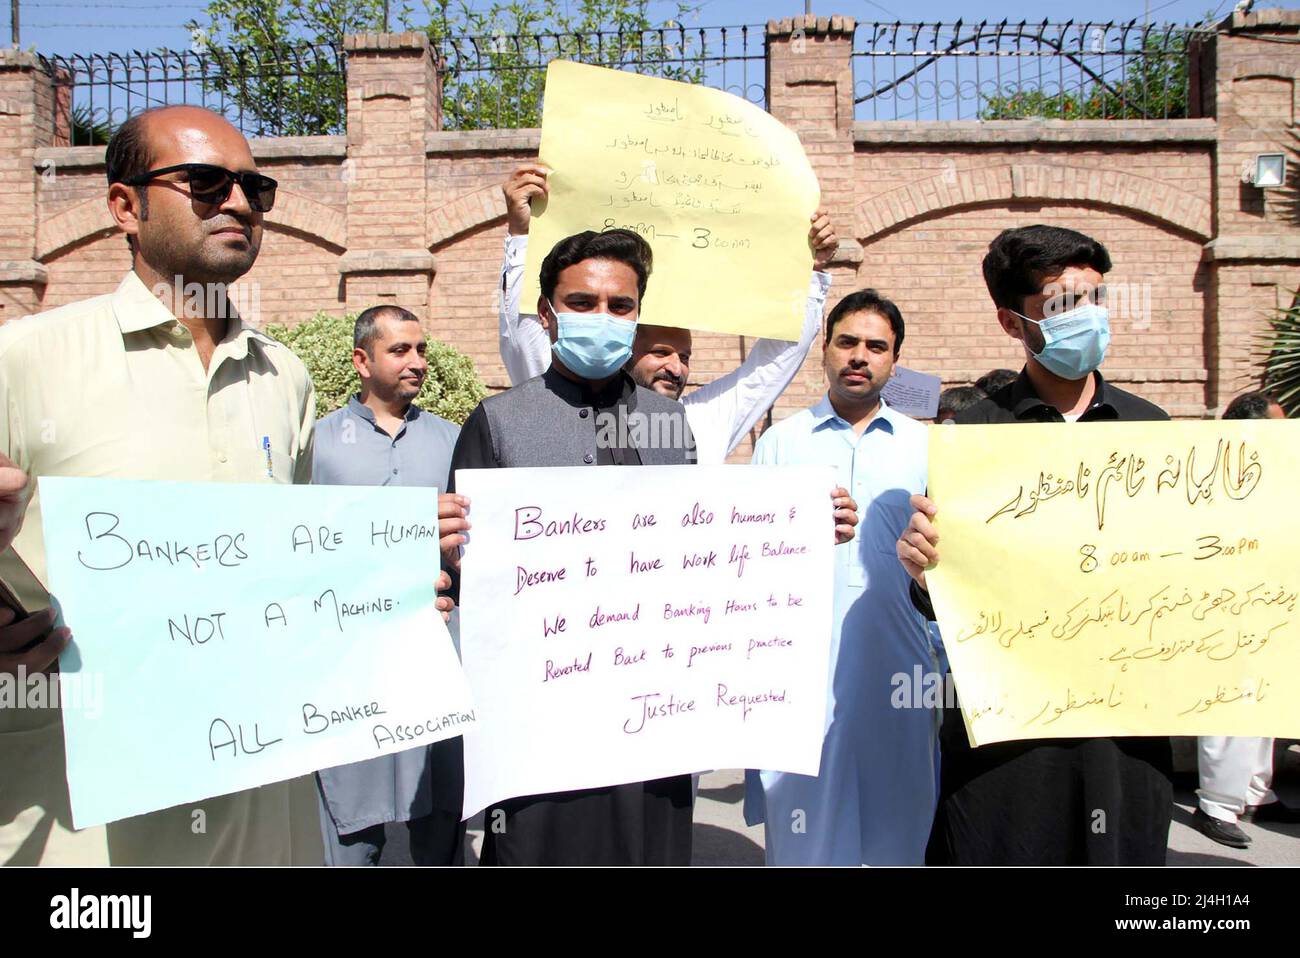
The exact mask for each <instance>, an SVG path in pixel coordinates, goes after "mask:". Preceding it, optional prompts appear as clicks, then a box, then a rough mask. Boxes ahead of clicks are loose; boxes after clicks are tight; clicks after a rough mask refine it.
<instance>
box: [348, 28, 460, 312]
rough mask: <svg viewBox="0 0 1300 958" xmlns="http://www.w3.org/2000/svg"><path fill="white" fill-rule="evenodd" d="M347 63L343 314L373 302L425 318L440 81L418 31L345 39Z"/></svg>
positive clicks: (431, 270)
mask: <svg viewBox="0 0 1300 958" xmlns="http://www.w3.org/2000/svg"><path fill="white" fill-rule="evenodd" d="M344 47H345V49H346V51H347V57H348V67H347V69H348V133H347V140H348V156H347V161H346V163H345V165H344V180H345V181H346V183H347V186H348V250H347V252H346V253H345V254H344V255H343V256H342V257H341V259H340V261H339V272H340V273H342V274H343V284H344V299H345V302H346V304H347V308H348V309H349V310H359V309H364V308H365V307H367V306H374V305H376V304H378V303H393V304H395V305H398V306H403V307H405V308H407V309H409V310H411V311H412V312H414V313H415V314H416V315H418V316H425V315H426V314H427V312H428V306H429V287H430V284H431V283H432V282H433V274H434V259H433V254H432V253H430V252H429V247H428V244H427V243H426V241H425V236H426V232H427V226H426V223H427V210H426V199H427V198H426V194H427V188H426V170H425V155H426V154H425V144H426V142H427V137H428V134H429V133H430V132H432V131H433V130H435V129H437V127H438V125H439V116H440V109H441V104H440V102H439V96H438V90H439V86H438V75H437V70H436V69H435V67H434V61H433V58H432V56H431V55H430V50H429V39H428V37H426V36H425V35H424V34H423V33H401V34H376V33H365V34H357V35H353V36H349V37H347V38H345V41H344Z"/></svg>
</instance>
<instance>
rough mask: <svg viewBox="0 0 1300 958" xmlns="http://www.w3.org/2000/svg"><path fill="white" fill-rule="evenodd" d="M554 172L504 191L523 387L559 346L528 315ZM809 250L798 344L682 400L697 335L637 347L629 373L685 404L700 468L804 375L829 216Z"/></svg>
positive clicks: (503, 337) (827, 248)
mask: <svg viewBox="0 0 1300 958" xmlns="http://www.w3.org/2000/svg"><path fill="white" fill-rule="evenodd" d="M549 172H550V171H549V170H548V169H547V168H546V167H544V166H541V165H540V164H536V163H527V164H524V165H522V166H520V167H518V168H517V169H516V170H515V171H514V173H512V174H511V175H510V177H509V178H508V179H507V180H506V182H505V183H504V184H503V186H502V192H503V193H504V194H505V198H506V223H507V229H508V232H507V235H506V254H505V260H504V262H503V263H502V265H501V314H500V330H499V332H500V346H501V360H502V362H504V363H505V366H506V372H507V373H508V374H509V376H510V381H511V382H512V383H514V384H516V385H517V384H519V383H521V382H524V381H526V380H529V379H532V378H533V377H534V376H540V375H541V374H542V373H544V372H545V371H546V370H547V369H548V368H549V367H550V365H551V342H550V339H549V338H547V335H546V330H545V329H544V328H543V326H542V324H541V322H540V321H539V320H538V318H537V315H536V314H535V313H533V314H529V313H521V312H520V296H521V292H522V289H523V285H524V262H525V259H526V258H527V250H528V227H529V223H530V221H531V203H532V201H533V200H534V199H535V198H543V199H544V198H545V197H546V195H547V183H546V177H547V174H548V173H549ZM808 242H809V245H810V246H811V247H812V249H813V267H814V270H815V271H814V273H813V275H812V279H811V281H810V282H809V285H808V298H807V300H806V303H805V308H804V323H803V329H802V330H801V332H800V335H799V340H798V341H797V342H784V341H782V340H779V339H760V340H758V341H756V342H755V343H754V344H753V346H752V347H751V348H750V350H749V354H748V355H747V356H746V357H745V361H744V362H743V363H741V364H740V366H738V367H737V368H736V369H734V370H733V371H731V372H729V373H727V374H726V375H725V376H722V377H720V378H718V379H715V380H714V381H713V382H711V383H709V384H708V385H706V386H702V387H700V388H699V389H696V390H695V391H694V392H691V393H689V394H688V395H686V396H683V395H682V392H683V390H685V388H686V383H687V378H688V377H689V375H690V365H691V331H690V330H689V329H681V328H677V327H672V326H651V325H649V324H642V325H640V326H639V327H638V329H637V336H636V340H635V341H634V342H633V344H632V358H631V359H630V360H629V361H628V373H629V374H630V375H631V376H632V378H633V379H634V380H636V381H637V382H638V383H639V384H640V385H642V386H645V387H646V388H647V389H654V390H655V391H657V392H659V393H661V394H662V395H664V396H667V397H668V398H669V399H677V400H680V401H681V403H682V405H684V406H685V407H686V415H687V418H688V420H689V421H690V424H691V431H692V433H693V434H694V435H695V442H696V449H697V450H698V453H699V457H700V459H699V461H700V462H702V463H705V464H714V463H722V462H724V461H725V460H726V458H727V456H728V455H730V453H731V451H732V450H733V449H735V448H736V446H737V445H739V443H740V441H741V440H742V439H744V437H745V435H746V434H747V433H748V432H749V431H750V430H751V429H752V428H754V425H755V423H757V422H758V420H759V417H761V416H762V415H763V413H764V412H766V411H767V410H768V409H769V408H770V407H771V406H772V404H773V403H775V402H776V400H777V399H778V398H779V397H780V395H781V393H783V392H784V391H785V388H786V387H787V386H789V385H790V381H791V380H793V379H794V377H795V374H796V373H798V372H799V368H800V367H801V366H802V364H803V361H804V358H805V357H806V356H807V355H808V349H809V348H810V347H811V346H812V343H813V340H814V339H816V338H817V332H818V330H819V329H820V328H821V319H822V311H823V310H824V309H825V308H826V295H827V293H828V292H829V291H830V287H831V278H830V275H829V274H828V273H827V272H826V271H825V270H826V266H827V264H828V263H829V262H830V260H831V257H832V256H834V254H835V250H836V248H837V245H838V240H837V238H836V235H835V231H834V228H833V227H832V225H831V221H830V217H829V216H827V214H826V212H825V211H824V210H818V211H817V212H816V213H814V214H813V216H812V226H811V227H810V229H809V231H808Z"/></svg>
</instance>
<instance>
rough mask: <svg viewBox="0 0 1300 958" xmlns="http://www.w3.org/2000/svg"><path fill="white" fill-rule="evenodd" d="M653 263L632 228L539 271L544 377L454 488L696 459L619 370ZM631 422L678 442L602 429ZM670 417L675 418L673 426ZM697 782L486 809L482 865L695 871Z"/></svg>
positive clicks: (463, 443)
mask: <svg viewBox="0 0 1300 958" xmlns="http://www.w3.org/2000/svg"><path fill="white" fill-rule="evenodd" d="M651 265H652V260H651V253H650V246H649V244H647V243H646V241H645V240H643V239H642V238H641V237H639V236H637V235H636V234H635V233H632V232H629V231H627V230H609V231H607V232H604V233H595V232H590V231H588V232H585V233H579V234H577V235H576V236H570V237H568V238H566V239H563V240H561V241H560V242H559V243H557V244H556V245H555V248H554V249H552V250H551V252H550V253H549V254H548V255H547V257H546V259H545V260H544V261H543V263H542V269H541V290H542V296H541V299H540V300H539V302H538V312H539V315H540V317H541V319H542V322H543V323H544V324H545V325H546V331H547V335H548V336H549V337H550V340H551V344H552V362H551V366H550V368H549V369H547V370H546V372H544V373H543V374H542V375H540V376H537V377H535V378H533V379H529V380H528V381H526V382H523V383H520V384H519V385H517V386H515V387H514V388H513V389H510V390H508V391H507V392H503V393H500V394H499V395H496V396H490V397H489V398H488V399H486V400H484V402H482V403H481V404H480V405H479V407H478V408H477V409H475V410H474V412H472V413H471V414H470V416H469V418H468V419H467V420H466V421H465V425H464V426H463V427H462V429H461V433H460V438H459V440H458V441H457V443H456V450H455V452H454V453H453V454H452V460H451V469H452V488H453V489H454V488H455V475H456V472H457V471H458V470H461V469H494V468H512V467H527V466H593V465H595V466H659V465H664V466H667V465H685V464H687V463H691V462H693V461H694V441H693V439H692V438H691V432H690V427H689V426H688V425H687V424H686V414H685V410H684V409H683V408H682V406H681V404H680V403H678V402H676V401H674V400H672V399H669V398H667V397H665V396H661V395H660V394H659V393H658V392H656V391H654V390H651V389H646V388H645V387H643V386H638V385H637V384H636V383H635V382H634V381H633V379H632V377H630V376H629V375H628V374H627V373H626V372H624V371H623V365H624V363H626V362H627V360H628V357H629V356H631V353H632V341H633V339H634V337H635V336H636V328H637V313H638V309H639V307H640V303H641V297H642V296H644V295H645V289H646V281H647V280H648V278H649V276H650V269H651ZM632 414H644V415H648V416H651V417H661V421H662V420H668V421H670V423H671V425H672V426H675V430H674V429H673V428H670V429H669V430H668V431H669V432H670V433H672V432H674V431H675V433H676V434H677V435H678V436H680V438H681V440H682V441H681V442H679V443H676V444H668V445H659V444H656V445H651V446H646V448H638V447H637V444H636V443H635V442H634V441H633V440H632V439H631V438H629V437H628V436H627V435H622V436H620V434H619V433H620V431H619V430H617V429H615V430H611V431H609V432H608V437H609V438H610V439H612V440H614V441H601V440H600V435H601V433H600V432H599V431H598V429H597V425H596V424H597V422H599V421H603V420H605V419H606V418H608V417H613V418H615V419H620V418H621V419H623V420H624V421H626V419H627V417H629V416H630V415H632ZM674 420H675V422H674ZM691 809H692V795H691V777H690V776H689V775H675V776H672V777H670V778H664V779H659V780H657V781H653V782H634V783H631V784H627V785H615V786H610V787H607V788H594V789H584V790H582V791H578V792H565V793H561V794H556V795H533V796H528V797H525V798H514V799H509V800H507V801H504V802H501V803H500V804H499V805H497V806H494V807H493V808H491V809H488V811H487V813H486V815H487V821H489V822H500V823H501V824H502V826H503V827H501V828H487V829H485V835H484V842H483V851H482V855H481V857H480V861H481V862H482V863H483V864H485V865H577V864H593V865H596V864H611V865H612V864H627V865H688V864H690V858H691Z"/></svg>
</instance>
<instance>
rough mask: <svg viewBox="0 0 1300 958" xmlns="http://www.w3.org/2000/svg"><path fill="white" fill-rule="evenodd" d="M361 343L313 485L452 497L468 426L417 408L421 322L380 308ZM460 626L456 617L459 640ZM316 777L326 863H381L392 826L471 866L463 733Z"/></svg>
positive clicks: (360, 329)
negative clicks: (357, 387)
mask: <svg viewBox="0 0 1300 958" xmlns="http://www.w3.org/2000/svg"><path fill="white" fill-rule="evenodd" d="M352 341H353V350H352V362H353V365H354V366H355V367H356V369H357V373H358V374H359V375H360V377H361V392H360V393H358V394H357V395H356V396H353V397H352V398H351V399H350V400H349V401H348V404H347V405H346V406H344V407H343V408H341V409H337V410H335V411H334V412H332V413H330V414H329V415H328V416H326V417H325V418H323V419H321V420H320V422H318V423H317V424H316V446H315V453H314V458H313V463H312V481H313V482H315V483H319V484H327V485H345V486H429V487H434V486H436V487H437V488H438V489H441V490H444V491H445V490H446V488H447V479H448V473H449V471H450V466H451V453H452V449H453V448H454V447H455V444H456V436H457V434H458V433H459V429H458V428H457V427H456V426H455V425H453V424H452V423H450V422H448V421H447V420H445V419H441V418H439V417H438V416H434V415H432V414H431V413H428V412H425V411H424V410H422V409H419V408H417V407H416V406H415V405H414V404H413V400H414V399H415V397H416V396H417V395H419V392H420V387H421V386H423V385H424V380H425V376H426V375H427V373H428V368H429V367H428V363H427V362H426V360H425V348H426V345H425V336H424V330H423V329H421V328H420V322H419V319H418V318H417V317H416V316H415V315H414V314H413V313H411V312H408V311H407V310H405V309H401V308H400V307H397V306H374V307H371V308H370V309H367V310H366V311H365V312H363V313H362V314H361V315H360V316H358V317H357V322H356V328H355V330H354V332H353V340H352ZM464 504H465V501H464V499H463V497H452V496H449V495H443V496H441V497H440V500H439V503H438V513H439V518H440V524H439V529H440V532H441V533H442V535H443V538H442V540H441V543H440V545H441V546H442V547H443V548H444V549H446V548H447V547H448V546H451V547H453V548H454V547H456V546H459V545H460V544H461V543H462V542H463V541H464V537H463V536H461V535H460V534H459V533H460V532H462V531H463V530H464V529H465V528H467V523H466V522H465V521H464V518H463V517H464V509H463V506H464ZM448 519H451V520H452V523H451V524H450V525H449V524H448V522H447V520H448ZM449 571H451V572H453V573H454V571H455V570H454V569H452V570H449ZM453 578H454V576H453ZM456 626H457V616H456V613H455V612H453V613H452V617H451V620H450V621H449V622H448V628H449V629H450V630H451V632H452V635H453V637H454V636H455V635H456ZM393 664H394V667H401V663H400V662H395V663H393ZM317 780H318V782H319V785H320V795H321V834H322V837H323V838H324V841H325V864H327V865H378V864H379V857H380V855H381V854H382V853H383V849H384V825H385V824H386V823H387V822H406V824H407V828H408V830H409V832H410V840H411V860H412V861H413V862H414V863H415V864H417V865H460V864H463V863H464V850H463V849H464V837H465V826H464V824H463V823H462V822H461V820H460V811H461V801H462V797H463V793H464V760H463V757H462V748H461V740H460V738H459V737H456V738H451V739H447V740H445V741H442V742H436V743H434V744H433V745H429V746H426V747H425V748H413V749H408V750H407V751H404V752H395V753H393V754H391V755H383V756H380V757H378V758H373V759H369V760H367V761H364V762H355V763H353V764H351V765H340V766H338V767H336V768H327V769H322V770H321V771H320V772H318V773H317Z"/></svg>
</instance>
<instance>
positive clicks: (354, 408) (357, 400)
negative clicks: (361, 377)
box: [348, 393, 420, 439]
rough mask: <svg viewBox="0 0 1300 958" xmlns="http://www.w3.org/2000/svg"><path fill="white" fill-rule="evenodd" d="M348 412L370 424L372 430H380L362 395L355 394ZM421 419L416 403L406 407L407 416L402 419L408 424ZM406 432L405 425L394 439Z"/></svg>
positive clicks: (372, 411) (349, 404)
mask: <svg viewBox="0 0 1300 958" xmlns="http://www.w3.org/2000/svg"><path fill="white" fill-rule="evenodd" d="M348 412H350V413H351V414H352V415H354V416H357V417H358V418H360V419H364V420H365V421H366V422H368V423H370V425H371V427H372V428H374V429H379V424H378V423H377V422H375V413H374V410H372V409H371V408H370V407H369V406H367V405H366V404H365V403H363V402H362V401H361V394H360V393H353V394H352V397H351V398H350V399H349V400H348ZM419 418H420V409H419V407H418V406H416V405H415V403H411V404H410V405H409V406H407V407H406V415H404V416H403V417H402V419H403V420H404V421H405V422H408V423H410V422H415V420H417V419H419ZM379 431H380V432H383V430H382V429H379ZM404 432H406V426H405V425H403V426H402V430H401V432H399V433H398V434H397V435H396V436H394V437H393V438H394V439H398V438H401V435H402V433H404ZM385 435H387V433H385Z"/></svg>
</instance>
